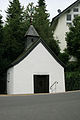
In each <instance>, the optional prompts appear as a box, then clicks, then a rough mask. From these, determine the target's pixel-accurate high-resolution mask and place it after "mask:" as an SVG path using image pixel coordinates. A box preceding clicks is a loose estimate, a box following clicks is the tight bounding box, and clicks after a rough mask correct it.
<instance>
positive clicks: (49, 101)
mask: <svg viewBox="0 0 80 120" xmlns="http://www.w3.org/2000/svg"><path fill="white" fill-rule="evenodd" d="M0 120H80V92H74V93H67V94H66V93H65V94H64V93H61V94H50V95H32V96H31V95H29V96H0Z"/></svg>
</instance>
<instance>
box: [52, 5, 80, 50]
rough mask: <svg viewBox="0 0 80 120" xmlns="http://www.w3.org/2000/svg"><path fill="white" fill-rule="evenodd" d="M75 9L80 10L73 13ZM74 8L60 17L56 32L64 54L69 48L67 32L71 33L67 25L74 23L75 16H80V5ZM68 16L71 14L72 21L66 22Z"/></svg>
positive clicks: (56, 37)
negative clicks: (66, 39) (66, 38)
mask: <svg viewBox="0 0 80 120" xmlns="http://www.w3.org/2000/svg"><path fill="white" fill-rule="evenodd" d="M75 7H76V8H78V9H79V11H78V12H74V11H73V8H75ZM73 8H72V9H71V10H70V12H66V13H64V14H62V15H61V16H60V18H59V19H58V24H57V26H56V29H55V31H54V37H55V39H56V40H59V42H60V48H61V52H63V50H64V49H65V48H66V47H67V46H66V41H65V36H66V32H69V26H68V25H67V23H72V21H73V19H74V15H77V14H78V15H80V4H78V5H77V6H74V7H73ZM67 14H71V21H67V20H66V17H67Z"/></svg>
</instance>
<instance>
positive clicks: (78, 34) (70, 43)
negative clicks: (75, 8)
mask: <svg viewBox="0 0 80 120" xmlns="http://www.w3.org/2000/svg"><path fill="white" fill-rule="evenodd" d="M66 41H67V50H68V53H69V55H72V56H74V57H76V58H77V59H78V61H80V16H78V17H76V18H75V19H74V20H73V24H72V25H71V26H70V27H69V32H68V33H67V35H66Z"/></svg>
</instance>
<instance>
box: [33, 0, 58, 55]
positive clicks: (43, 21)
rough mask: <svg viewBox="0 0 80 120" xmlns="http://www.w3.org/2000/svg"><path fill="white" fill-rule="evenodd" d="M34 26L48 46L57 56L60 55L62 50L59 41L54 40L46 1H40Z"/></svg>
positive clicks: (34, 18)
mask: <svg viewBox="0 0 80 120" xmlns="http://www.w3.org/2000/svg"><path fill="white" fill-rule="evenodd" d="M33 25H34V26H35V28H36V30H37V31H38V33H39V35H40V37H41V38H42V39H43V40H45V42H46V43H47V44H48V46H49V47H50V48H51V49H52V51H54V52H55V54H56V55H58V54H59V53H60V48H59V45H58V43H57V41H55V40H54V38H53V33H52V29H51V27H50V21H49V14H48V13H47V10H46V5H45V1H44V0H39V2H38V6H37V7H36V12H35V15H34V17H33Z"/></svg>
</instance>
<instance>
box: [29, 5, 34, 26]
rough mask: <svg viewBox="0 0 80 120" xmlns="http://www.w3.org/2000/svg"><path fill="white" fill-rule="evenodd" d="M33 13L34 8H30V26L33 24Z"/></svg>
mask: <svg viewBox="0 0 80 120" xmlns="http://www.w3.org/2000/svg"><path fill="white" fill-rule="evenodd" d="M33 13H34V7H31V8H30V24H32V20H33Z"/></svg>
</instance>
